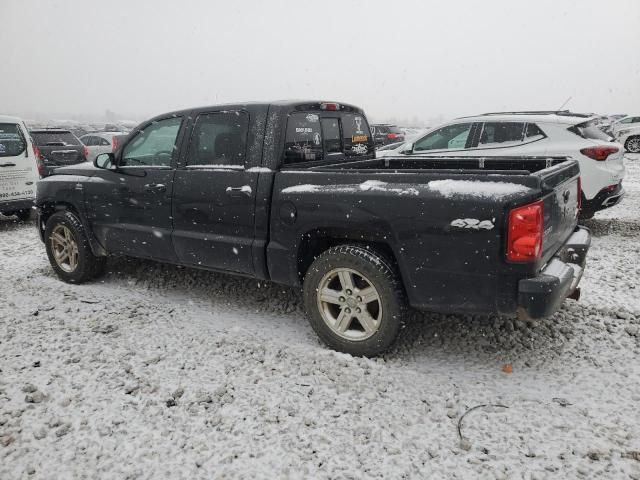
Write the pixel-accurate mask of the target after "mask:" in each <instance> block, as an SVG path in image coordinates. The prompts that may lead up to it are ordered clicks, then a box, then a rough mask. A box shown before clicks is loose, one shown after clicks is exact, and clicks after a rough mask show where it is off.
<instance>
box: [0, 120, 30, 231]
mask: <svg viewBox="0 0 640 480" xmlns="http://www.w3.org/2000/svg"><path fill="white" fill-rule="evenodd" d="M38 178H39V177H38V169H37V166H36V155H35V150H34V148H33V144H32V143H31V137H30V136H29V133H28V130H27V127H26V126H25V124H24V122H23V121H22V120H20V119H19V118H15V117H6V116H2V115H0V213H2V214H4V215H17V216H18V218H19V219H20V220H27V219H28V218H29V215H30V214H31V209H32V207H33V201H34V199H35V196H36V182H37V181H38Z"/></svg>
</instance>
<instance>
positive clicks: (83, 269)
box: [44, 210, 106, 283]
mask: <svg viewBox="0 0 640 480" xmlns="http://www.w3.org/2000/svg"><path fill="white" fill-rule="evenodd" d="M44 238H45V245H46V249H47V256H48V257H49V263H51V266H52V267H53V269H54V270H55V272H56V274H57V275H58V277H60V278H61V279H62V280H64V281H65V282H68V283H82V282H86V281H87V280H90V279H92V278H94V277H96V276H97V275H99V274H101V273H102V272H103V270H104V266H105V263H106V258H105V257H97V256H95V255H94V254H93V252H92V251H91V247H90V245H89V239H88V238H87V235H86V233H85V231H84V227H83V226H82V223H81V222H80V220H79V219H78V217H76V216H75V215H74V214H73V213H72V212H70V211H67V210H65V211H61V212H56V213H54V214H53V215H51V217H49V220H47V226H46V228H45V232H44Z"/></svg>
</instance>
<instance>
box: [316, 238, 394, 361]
mask: <svg viewBox="0 0 640 480" xmlns="http://www.w3.org/2000/svg"><path fill="white" fill-rule="evenodd" d="M304 302H305V307H306V310H307V315H308V318H309V322H310V323H311V326H312V327H313V329H314V330H315V332H316V333H317V334H318V336H319V337H320V338H321V339H322V340H323V341H324V342H325V343H326V344H327V345H329V346H330V347H332V348H334V349H335V350H338V351H341V352H345V353H350V354H352V355H357V356H362V355H364V356H373V355H377V354H379V353H382V352H384V351H385V350H387V349H388V348H389V346H391V344H392V343H393V341H394V340H395V339H396V337H397V335H398V332H399V330H400V326H401V324H402V321H403V318H404V312H405V309H406V306H405V305H406V302H405V298H404V292H403V290H402V286H401V284H400V280H399V277H398V275H397V274H396V271H395V269H394V268H393V266H392V264H391V262H389V261H388V260H387V259H386V258H385V257H384V256H383V255H382V254H380V253H379V252H376V251H375V250H369V249H366V248H363V247H360V246H356V245H341V246H338V247H334V248H331V249H329V250H327V251H326V252H324V253H323V254H322V255H320V256H319V257H318V258H317V259H316V260H315V261H314V262H313V264H312V265H311V267H309V270H308V272H307V274H306V276H305V280H304Z"/></svg>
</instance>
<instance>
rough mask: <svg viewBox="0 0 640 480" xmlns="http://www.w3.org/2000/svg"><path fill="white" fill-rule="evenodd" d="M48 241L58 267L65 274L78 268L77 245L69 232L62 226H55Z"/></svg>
mask: <svg viewBox="0 0 640 480" xmlns="http://www.w3.org/2000/svg"><path fill="white" fill-rule="evenodd" d="M49 241H50V242H51V251H52V252H53V258H54V259H55V261H56V263H57V264H58V266H59V267H60V268H61V269H62V270H64V271H65V272H67V273H71V272H73V271H74V270H75V269H76V267H77V266H78V244H77V243H76V240H75V238H74V237H73V234H72V233H71V230H69V228H67V227H66V226H64V225H56V226H55V228H54V229H53V231H52V232H51V236H50V237H49Z"/></svg>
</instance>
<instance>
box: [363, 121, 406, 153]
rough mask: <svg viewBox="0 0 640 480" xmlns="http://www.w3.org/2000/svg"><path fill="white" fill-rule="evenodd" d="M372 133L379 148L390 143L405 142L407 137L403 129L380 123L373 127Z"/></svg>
mask: <svg viewBox="0 0 640 480" xmlns="http://www.w3.org/2000/svg"><path fill="white" fill-rule="evenodd" d="M371 133H372V134H373V138H374V141H375V144H376V147H377V146H381V147H382V146H384V145H388V144H389V143H396V142H404V141H405V136H404V132H403V131H402V129H400V128H399V127H397V126H396V125H390V124H386V123H378V124H375V125H371Z"/></svg>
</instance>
